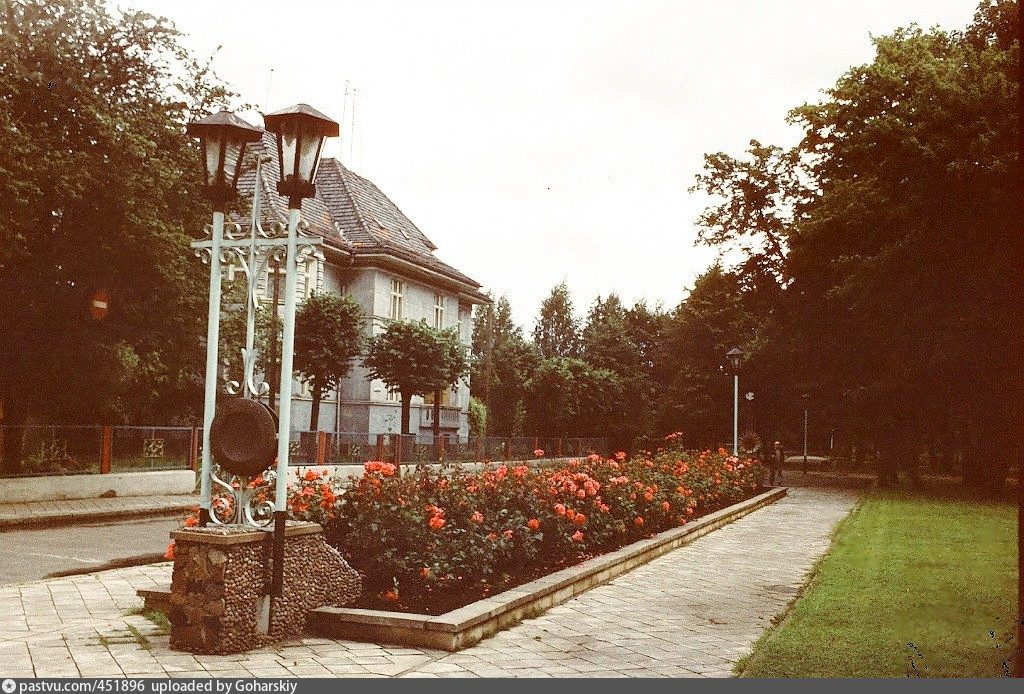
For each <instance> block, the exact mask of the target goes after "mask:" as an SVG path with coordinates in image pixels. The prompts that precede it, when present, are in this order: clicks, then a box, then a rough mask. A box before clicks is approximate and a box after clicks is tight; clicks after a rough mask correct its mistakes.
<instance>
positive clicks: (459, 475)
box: [168, 435, 761, 611]
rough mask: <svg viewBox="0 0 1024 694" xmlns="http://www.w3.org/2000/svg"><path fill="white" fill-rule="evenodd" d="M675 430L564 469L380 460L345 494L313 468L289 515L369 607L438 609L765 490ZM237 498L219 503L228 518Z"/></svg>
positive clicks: (753, 465)
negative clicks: (642, 448) (322, 532)
mask: <svg viewBox="0 0 1024 694" xmlns="http://www.w3.org/2000/svg"><path fill="white" fill-rule="evenodd" d="M677 438H678V437H676V436H672V435H670V436H669V437H668V438H667V439H666V447H665V448H663V449H660V450H658V451H657V452H656V453H654V454H642V455H639V456H637V457H633V458H630V457H627V456H626V455H625V454H624V453H618V454H616V455H615V456H613V457H610V458H602V457H600V456H597V455H591V456H589V457H587V458H585V459H580V460H574V461H571V462H570V463H568V464H566V465H562V466H560V467H538V468H534V467H530V466H527V465H518V466H506V465H498V466H491V465H487V466H485V467H484V469H483V470H482V471H480V472H474V473H470V472H466V471H464V470H463V469H461V468H459V467H455V468H451V469H449V470H445V471H439V470H437V469H434V468H431V467H428V466H423V467H421V468H419V469H417V470H416V471H415V472H412V473H406V474H401V473H400V471H399V469H398V468H397V467H396V466H395V465H393V464H391V463H385V462H379V461H372V462H368V463H366V464H365V466H364V472H363V474H362V476H361V477H359V478H352V479H350V480H349V485H348V489H347V490H345V491H344V493H342V492H341V490H340V487H341V486H342V485H341V481H340V480H338V479H337V478H332V477H330V476H328V475H327V474H326V473H325V472H320V471H317V470H312V469H310V470H307V471H305V472H304V473H302V474H300V475H299V476H298V478H297V479H296V480H295V481H294V482H293V483H291V484H289V485H288V508H289V513H290V516H291V517H292V518H295V519H297V520H309V521H315V522H318V523H320V524H322V525H323V526H324V527H325V529H326V530H327V535H328V540H329V541H330V542H331V543H332V544H334V545H335V546H336V547H338V548H339V549H340V550H341V551H342V552H343V553H344V554H345V555H346V557H347V558H348V560H349V562H350V563H351V564H352V566H353V567H354V568H355V569H356V570H358V571H359V572H360V573H361V574H362V575H363V579H364V588H365V589H366V591H367V596H368V598H369V604H373V603H374V601H376V602H377V603H379V606H385V607H389V608H391V609H413V610H417V611H441V610H442V607H444V608H447V607H451V606H454V605H456V604H459V598H462V597H465V598H466V599H464V600H462V601H461V602H463V603H464V602H469V601H471V600H474V599H477V598H478V597H480V596H483V595H487V594H489V593H490V592H492V591H494V590H500V589H504V588H505V587H508V586H509V585H510V584H511V583H514V582H515V581H516V580H529V579H530V577H531V576H532V575H536V574H538V573H540V572H542V571H551V570H557V569H559V568H562V567H565V566H569V565H571V564H574V563H577V562H579V561H581V560H582V559H585V558H587V557H590V556H594V555H597V554H600V553H603V552H607V551H610V550H612V549H615V548H617V547H621V546H623V545H625V544H628V543H630V542H633V541H635V540H637V539H640V538H643V537H648V536H650V535H652V534H654V533H658V532H661V531H663V530H667V529H669V528H672V527H676V526H680V525H684V524H686V523H687V522H689V521H690V520H692V519H693V518H696V517H698V516H701V515H704V514H706V513H709V512H711V511H714V510H716V509H718V508H722V507H723V506H727V505H729V504H731V503H735V502H736V501H738V500H740V499H743V498H746V497H749V496H751V495H752V494H753V493H754V492H755V491H757V489H758V487H759V484H760V477H761V475H760V466H759V464H758V462H757V461H756V460H752V459H738V458H736V457H733V456H730V455H728V454H727V453H726V451H725V450H724V449H718V451H710V450H706V451H702V452H686V451H682V450H679V449H678V448H677V447H676V445H675V442H676V440H677ZM272 476H273V473H268V474H267V476H266V477H264V476H260V477H257V478H256V479H254V480H252V481H251V482H250V483H249V486H250V487H253V488H254V489H255V495H256V498H257V499H258V500H264V499H266V498H267V494H268V492H269V490H270V489H271V488H272V486H273V479H272ZM230 504H231V500H230V499H229V498H228V497H219V498H216V499H214V506H215V510H219V511H221V512H222V513H221V517H225V515H228V516H229V515H230V511H231V508H230ZM196 522H197V517H196V516H194V515H193V516H190V517H189V518H188V519H186V525H195V524H196ZM168 553H169V555H171V556H172V555H173V548H168Z"/></svg>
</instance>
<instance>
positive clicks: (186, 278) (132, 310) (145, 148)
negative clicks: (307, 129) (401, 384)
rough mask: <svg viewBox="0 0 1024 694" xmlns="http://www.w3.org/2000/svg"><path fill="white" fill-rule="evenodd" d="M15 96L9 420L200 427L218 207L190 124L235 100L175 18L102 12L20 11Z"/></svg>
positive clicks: (9, 133)
mask: <svg viewBox="0 0 1024 694" xmlns="http://www.w3.org/2000/svg"><path fill="white" fill-rule="evenodd" d="M0 93H3V95H4V98H3V100H0V131H2V132H3V137H4V148H5V149H4V156H3V157H2V158H0V200H3V205H4V214H3V215H0V296H3V297H4V298H3V301H0V325H3V326H4V328H3V330H0V402H2V406H3V413H4V423H5V424H15V425H16V424H22V423H25V422H26V421H28V420H29V418H30V417H35V418H38V419H42V420H44V421H47V422H53V423H60V422H67V423H71V422H90V423H94V422H117V421H136V422H145V421H153V420H157V421H160V422H161V423H166V422H167V421H168V420H169V419H170V420H172V421H173V420H175V419H177V420H179V421H181V420H183V419H186V418H187V416H188V414H189V412H191V411H194V408H196V407H198V405H199V403H200V401H201V398H200V395H201V390H200V387H199V385H200V380H199V379H198V377H197V374H199V373H201V364H202V339H201V336H202V334H203V332H202V321H203V317H204V316H205V315H206V311H205V308H204V305H203V304H204V302H205V299H204V297H205V296H206V291H205V289H204V284H203V268H202V266H201V265H200V264H199V263H196V262H195V258H194V256H193V255H192V253H191V249H190V248H189V245H188V243H189V232H191V231H193V230H196V231H197V230H199V229H201V228H202V226H203V224H204V223H206V222H207V221H208V220H207V217H208V210H209V206H208V205H207V204H204V203H203V202H201V200H202V196H201V189H200V186H201V172H200V170H199V167H198V166H197V161H198V153H197V145H196V143H195V142H193V141H192V138H190V137H188V136H187V135H186V134H185V130H184V125H185V123H186V122H187V121H188V120H190V119H192V118H193V117H196V116H199V115H204V114H205V113H207V112H208V111H209V110H210V109H212V108H215V107H217V106H220V105H224V104H225V102H226V100H227V99H228V98H229V96H230V95H229V93H228V92H227V91H226V90H225V89H224V88H223V87H222V86H220V85H219V84H218V83H217V82H216V80H215V78H214V77H213V76H212V73H210V71H209V69H208V67H207V66H205V65H201V64H199V63H198V62H197V61H196V60H195V59H194V58H193V57H192V56H191V55H189V53H188V52H187V51H186V50H185V49H184V48H183V47H182V46H181V44H180V35H179V34H178V33H177V32H176V31H175V30H174V29H173V27H172V26H171V25H170V24H169V23H168V22H167V21H166V20H161V19H157V18H154V17H152V16H151V15H148V14H145V13H139V12H129V11H126V12H121V13H117V14H113V13H112V12H111V11H110V10H108V5H107V4H106V3H103V2H100V1H99V0H54V1H50V0H46V1H45V2H44V1H43V0H11V1H10V2H7V3H5V4H4V9H3V11H2V13H0ZM101 294H102V295H105V296H107V297H108V298H109V301H108V306H109V311H108V312H107V313H106V315H105V317H104V318H103V319H102V320H101V319H94V318H92V317H90V312H89V306H90V304H91V302H92V299H93V297H94V296H100V295H101ZM5 444H6V445H5V455H4V461H3V464H4V466H5V467H7V468H8V469H10V468H11V467H13V466H14V465H16V463H17V460H18V458H19V457H20V450H19V449H20V445H19V442H17V441H16V442H13V445H12V441H11V439H10V438H9V439H8V441H7V442H5Z"/></svg>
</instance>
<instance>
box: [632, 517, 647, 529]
mask: <svg viewBox="0 0 1024 694" xmlns="http://www.w3.org/2000/svg"><path fill="white" fill-rule="evenodd" d="M633 523H635V524H636V527H638V528H639V527H642V526H643V524H644V518H643V516H637V517H636V518H634V519H633Z"/></svg>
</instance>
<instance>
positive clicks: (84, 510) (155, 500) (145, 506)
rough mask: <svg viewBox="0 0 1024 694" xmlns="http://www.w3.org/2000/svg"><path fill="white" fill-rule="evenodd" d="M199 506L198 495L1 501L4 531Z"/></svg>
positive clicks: (147, 514)
mask: <svg viewBox="0 0 1024 694" xmlns="http://www.w3.org/2000/svg"><path fill="white" fill-rule="evenodd" d="M198 505H199V496H198V495H197V494H172V495H164V496H118V497H111V498H108V499H65V500H61V501H29V502H22V503H14V504H0V531H3V530H7V529H10V528H26V527H39V526H46V525H68V524H71V523H81V522H86V521H98V520H112V519H121V518H129V517H134V516H159V515H170V514H174V513H185V512H186V511H188V510H189V509H191V508H192V507H193V506H198Z"/></svg>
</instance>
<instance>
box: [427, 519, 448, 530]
mask: <svg viewBox="0 0 1024 694" xmlns="http://www.w3.org/2000/svg"><path fill="white" fill-rule="evenodd" d="M444 523H445V520H444V518H441V516H431V518H430V520H429V521H427V525H429V526H430V529H431V530H440V529H441V528H443V527H444Z"/></svg>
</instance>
